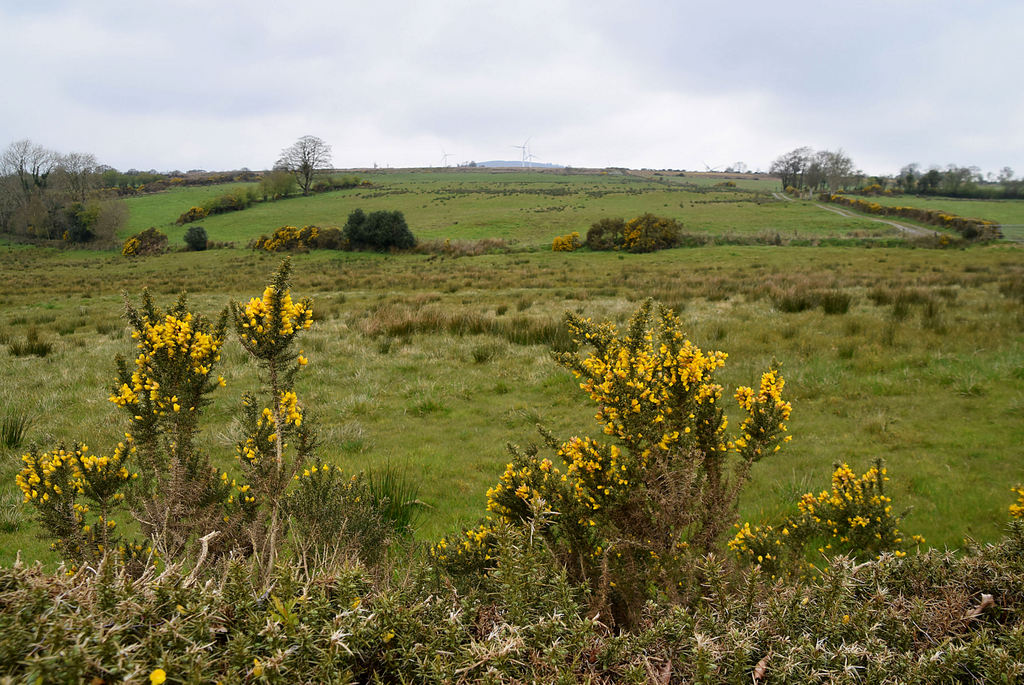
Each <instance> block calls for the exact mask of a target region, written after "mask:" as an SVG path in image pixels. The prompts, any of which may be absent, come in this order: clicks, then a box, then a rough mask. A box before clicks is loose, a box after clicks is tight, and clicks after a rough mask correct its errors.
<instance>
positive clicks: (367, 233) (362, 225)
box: [345, 209, 416, 251]
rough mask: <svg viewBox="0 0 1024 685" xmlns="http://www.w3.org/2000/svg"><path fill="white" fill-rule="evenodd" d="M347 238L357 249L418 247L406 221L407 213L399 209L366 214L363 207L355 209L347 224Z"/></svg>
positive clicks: (383, 249) (381, 249) (380, 249)
mask: <svg viewBox="0 0 1024 685" xmlns="http://www.w3.org/2000/svg"><path fill="white" fill-rule="evenodd" d="M345 239H346V240H347V241H348V243H349V245H350V246H351V247H352V248H353V249H357V250H378V251H385V250H389V249H392V248H395V249H399V250H409V249H412V248H414V247H416V238H415V237H413V234H412V232H411V231H410V230H409V226H408V224H406V223H405V215H403V214H402V212H398V211H394V212H389V211H377V212H370V213H369V214H365V213H364V212H363V210H361V209H355V210H353V211H352V213H351V214H349V216H348V222H347V223H346V224H345Z"/></svg>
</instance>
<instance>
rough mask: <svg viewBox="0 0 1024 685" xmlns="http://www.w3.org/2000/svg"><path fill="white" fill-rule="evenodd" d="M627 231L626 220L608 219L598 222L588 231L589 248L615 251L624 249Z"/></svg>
mask: <svg viewBox="0 0 1024 685" xmlns="http://www.w3.org/2000/svg"><path fill="white" fill-rule="evenodd" d="M625 231H626V220H625V219H622V218H615V219H610V218H608V219H601V220H600V221H596V222H594V223H593V224H592V225H591V226H590V230H589V231H587V247H589V248H590V249H591V250H614V249H617V248H619V247H622V235H623V233H625Z"/></svg>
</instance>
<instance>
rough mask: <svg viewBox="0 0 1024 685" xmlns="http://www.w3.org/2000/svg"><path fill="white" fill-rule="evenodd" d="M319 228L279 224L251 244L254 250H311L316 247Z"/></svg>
mask: <svg viewBox="0 0 1024 685" xmlns="http://www.w3.org/2000/svg"><path fill="white" fill-rule="evenodd" d="M319 235H320V229H319V228H318V227H316V226H303V227H302V228H296V227H295V226H281V227H280V228H278V229H275V230H274V234H273V235H271V236H270V237H269V238H268V237H267V236H265V235H261V236H260V237H259V238H257V239H256V241H255V242H254V243H253V244H252V246H253V248H254V249H256V250H266V251H267V252H289V251H294V250H311V249H313V248H314V247H316V244H317V238H318V237H319Z"/></svg>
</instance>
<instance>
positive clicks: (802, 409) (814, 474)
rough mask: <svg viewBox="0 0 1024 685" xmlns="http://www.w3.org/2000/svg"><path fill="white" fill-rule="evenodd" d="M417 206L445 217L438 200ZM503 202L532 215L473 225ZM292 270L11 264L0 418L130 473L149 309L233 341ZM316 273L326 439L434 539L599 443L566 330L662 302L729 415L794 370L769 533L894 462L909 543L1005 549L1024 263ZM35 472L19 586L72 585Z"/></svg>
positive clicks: (1017, 438) (508, 259)
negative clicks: (244, 314)
mask: <svg viewBox="0 0 1024 685" xmlns="http://www.w3.org/2000/svg"><path fill="white" fill-rule="evenodd" d="M343 196H344V193H337V194H335V197H339V198H340V197H343ZM396 197H398V198H402V197H405V199H406V201H408V202H409V203H410V205H415V204H416V203H419V204H420V205H422V204H428V206H429V205H430V204H431V202H432V199H431V198H432V197H433V194H432V192H429V193H428V192H423V193H417V194H413V193H408V194H406V195H405V196H402V195H399V196H396ZM143 199H145V198H143ZM331 199H332V196H331V195H325V196H320V197H317V198H313V199H312V200H310V202H316V201H323V202H327V201H329V200H331ZM531 199H534V200H535V199H536V198H532V196H531ZM620 199H621V198H620ZM492 201H493V202H511V201H512V199H506V198H504V197H503V196H498V198H496V199H493V200H484V199H480V198H475V199H474V200H472V201H466V202H467V204H469V203H470V202H475V203H477V204H485V203H487V202H492ZM544 201H550V200H544ZM299 202H300V201H286V202H282V203H278V204H276V205H270V206H268V207H267V209H270V210H273V211H283V209H285V208H287V207H289V206H299ZM457 202H458V201H457V200H451V201H450V203H451V204H457ZM638 206H639V204H638ZM784 206H785V205H774V204H772V205H765V207H779V208H780V209H779V211H780V212H781V211H783V210H782V209H781V208H782V207H784ZM652 209H656V208H652ZM257 211H259V210H249V211H246V212H240V213H238V214H237V215H236V216H237V217H239V218H244V217H245V216H246V215H250V214H251V213H253V212H257ZM819 211H820V210H819ZM821 214H822V215H823V218H824V217H825V216H826V215H827V213H826V212H821ZM230 216H232V215H229V217H230ZM291 223H302V222H301V221H299V222H294V221H292V222H291ZM459 225H460V226H461V225H462V222H461V221H460V224H459ZM477 230H480V233H479V234H481V235H482V234H483V232H482V229H477ZM540 239H541V237H540V232H539V231H538V232H537V234H536V240H537V241H538V242H539V241H540ZM279 260H280V255H272V254H267V253H257V252H254V251H250V250H245V249H241V248H238V249H219V250H209V251H206V252H198V253H188V252H180V253H172V254H167V255H163V256H159V257H152V258H143V259H126V258H123V257H121V256H120V255H117V254H114V253H100V252H89V251H58V250H53V249H42V248H34V247H28V246H0V278H2V279H3V281H4V283H7V284H8V286H7V288H6V289H5V292H4V293H3V295H2V297H0V304H2V309H0V331H2V333H0V335H2V340H0V343H2V344H3V347H2V348H0V379H2V385H0V387H2V391H0V413H3V414H16V415H26V416H28V417H30V419H31V425H30V427H29V430H28V434H27V437H26V441H33V442H37V443H39V444H41V445H43V446H47V447H48V446H52V445H55V444H56V443H58V442H60V441H71V440H83V441H85V442H86V443H87V444H88V445H89V446H90V447H91V448H92V449H93V450H94V451H95V452H104V451H109V450H110V449H111V448H112V446H113V445H114V444H115V443H116V442H117V440H118V438H119V437H120V432H121V431H122V428H121V426H120V425H119V421H118V414H117V412H116V411H115V407H114V406H113V405H112V404H111V403H110V402H108V401H107V396H108V394H109V388H110V383H111V380H112V373H113V368H114V366H113V358H114V356H115V355H116V354H123V355H128V356H130V355H132V353H133V350H134V347H133V345H132V341H131V339H130V338H129V337H128V335H127V332H126V326H125V322H124V320H123V319H122V318H121V313H122V311H123V304H122V300H121V297H120V294H119V293H120V292H121V291H127V292H128V293H129V294H130V296H131V297H132V299H134V300H135V301H138V298H139V295H140V293H141V291H142V288H143V287H147V286H148V287H149V288H150V289H151V290H152V291H153V293H154V294H155V296H156V299H157V301H158V302H159V303H160V304H161V305H163V306H168V305H170V304H171V303H172V302H173V300H174V298H175V296H176V294H177V293H179V292H181V291H183V290H186V291H188V292H189V293H190V294H191V298H192V302H193V306H194V308H195V309H197V310H199V311H202V312H205V313H206V314H208V315H210V316H214V315H216V314H217V313H218V312H219V311H220V310H221V309H222V308H223V307H224V305H225V304H226V303H227V302H228V300H230V299H235V300H244V299H247V298H249V297H251V296H255V295H258V294H259V293H260V292H261V291H262V287H263V284H264V283H265V282H266V280H267V278H268V277H269V275H270V274H271V272H272V271H273V270H274V269H275V268H276V266H277V265H278V263H279ZM293 261H294V273H295V287H294V290H295V292H296V293H297V294H298V295H308V296H311V297H312V298H313V299H314V302H315V309H316V312H317V322H316V324H315V326H314V328H313V330H312V331H310V332H309V333H308V334H306V336H305V338H304V339H303V341H302V343H301V345H302V347H303V349H304V350H305V352H306V355H307V356H308V357H309V359H310V364H309V366H308V367H307V371H306V372H305V373H304V374H302V375H301V376H300V378H299V380H298V386H297V390H298V392H299V396H300V398H302V399H303V401H304V402H306V403H307V406H308V407H310V408H311V410H312V412H313V413H314V414H315V415H316V416H317V417H318V419H319V422H320V425H321V427H322V432H323V448H322V451H321V457H322V459H323V460H325V461H329V462H334V463H338V464H341V465H342V466H344V467H345V468H346V469H349V470H353V471H354V470H359V469H369V468H376V467H381V466H383V465H385V464H389V463H390V464H394V465H398V466H401V467H403V468H405V469H407V473H408V474H409V476H410V477H411V478H413V479H414V480H415V481H416V482H417V483H418V484H419V486H420V499H421V500H422V501H423V502H424V503H425V506H424V508H423V512H422V517H421V520H420V524H419V530H418V535H419V536H420V537H421V538H425V539H429V538H434V537H436V536H439V535H441V534H443V533H445V532H448V531H450V530H452V529H453V528H454V527H455V526H457V525H458V524H460V523H471V522H473V521H474V520H475V519H476V518H477V517H478V516H480V515H481V514H482V513H483V505H484V501H485V497H484V493H485V491H486V490H487V488H488V487H489V486H490V485H493V484H494V483H495V482H496V480H497V478H498V476H499V475H500V474H501V472H502V470H503V468H504V464H505V462H506V453H505V449H504V445H505V443H507V442H514V443H518V444H526V443H529V442H531V441H537V440H538V437H537V433H536V431H535V428H534V426H535V424H537V423H543V424H544V425H546V426H547V427H548V428H549V429H551V430H552V431H553V432H554V434H555V435H557V436H560V437H562V438H568V437H570V436H572V435H581V434H590V435H597V432H598V431H597V426H596V424H595V423H594V421H593V418H592V416H593V413H594V407H593V406H591V405H590V404H589V402H588V400H586V398H585V397H584V396H583V395H582V393H581V392H580V391H579V389H578V388H577V384H576V381H575V380H574V379H573V378H572V377H571V375H570V374H568V373H567V372H565V371H564V370H562V369H561V368H559V367H558V366H556V365H555V364H554V363H553V362H552V360H551V358H550V354H549V349H550V344H551V343H553V344H556V345H562V344H564V342H565V341H564V336H563V335H562V334H560V333H559V331H558V329H557V324H558V322H559V320H560V318H561V316H562V314H563V313H564V312H565V311H566V310H571V311H576V312H580V313H583V314H585V315H587V316H591V317H594V318H596V319H602V318H608V319H611V320H614V321H616V322H618V323H620V324H621V323H623V322H625V321H626V319H627V318H628V316H629V315H630V314H631V313H632V311H633V310H634V309H635V308H636V306H637V305H638V304H639V302H640V301H641V300H642V299H643V298H646V297H655V298H658V299H659V300H661V301H663V302H666V303H667V304H669V305H670V306H672V307H673V308H675V309H676V310H677V311H678V312H679V313H680V316H681V317H682V319H683V321H684V323H685V326H686V328H687V330H688V331H689V334H690V335H691V337H692V339H693V340H694V341H695V342H696V343H697V344H699V345H701V346H702V347H704V348H711V349H721V350H724V351H726V352H728V353H729V355H730V357H729V361H728V363H727V365H726V367H725V369H724V370H723V374H722V379H723V381H724V383H725V385H726V386H727V388H726V393H727V397H730V396H731V393H732V390H733V389H734V388H735V387H736V386H737V385H740V384H750V383H756V382H757V380H758V378H759V376H760V373H761V371H762V370H764V369H765V368H767V366H768V365H769V363H770V362H771V360H772V359H773V358H776V359H778V360H780V361H781V362H782V363H783V373H784V375H785V377H786V379H787V382H788V384H787V387H786V394H787V395H788V397H789V398H791V399H792V402H793V407H794V410H793V419H792V421H791V431H792V434H793V435H794V440H793V442H792V443H790V445H789V446H787V448H786V449H784V450H783V451H782V452H780V453H778V454H777V455H774V456H772V457H770V458H768V459H766V460H765V461H763V462H762V463H760V464H758V465H757V466H756V468H755V470H754V473H753V481H752V482H751V484H750V486H749V488H748V489H747V491H746V493H745V495H744V497H743V500H742V505H741V514H742V515H743V516H744V517H745V518H748V519H752V520H760V519H762V518H764V517H768V516H772V515H775V514H777V513H779V512H781V511H785V510H787V508H790V507H792V506H793V502H794V500H795V498H797V497H798V496H799V495H800V494H801V493H803V492H806V491H812V490H813V491H818V490H821V489H824V488H826V487H827V484H828V478H829V474H830V473H831V470H832V466H833V463H834V462H843V461H849V462H850V464H851V465H852V466H853V467H854V468H855V469H860V470H863V469H866V468H867V467H868V465H869V464H870V462H871V460H872V459H874V458H875V457H879V456H880V457H883V458H884V459H885V460H886V461H887V462H888V464H889V467H890V474H891V476H892V479H893V480H892V483H891V494H892V496H893V499H894V504H895V507H896V508H897V509H898V510H902V509H904V508H906V509H908V510H909V514H908V517H907V520H906V525H905V526H904V529H905V530H906V531H908V532H910V533H920V534H923V535H925V536H926V537H927V538H928V541H929V543H930V544H935V545H940V546H941V545H949V546H954V547H955V546H958V545H960V544H962V541H963V539H964V538H965V537H968V536H973V537H977V538H980V539H983V540H987V539H994V538H995V537H996V536H998V535H999V533H1000V530H1001V527H1002V525H1003V524H1004V522H1005V521H1006V520H1007V507H1008V505H1009V504H1010V503H1011V502H1012V501H1013V499H1014V498H1013V496H1012V493H1010V491H1009V487H1010V486H1011V485H1012V484H1014V483H1016V482H1021V481H1024V468H1022V466H1021V461H1020V456H1021V454H1020V445H1021V444H1024V337H1022V333H1024V259H1022V258H1021V252H1020V250H1019V249H1018V248H1015V247H1014V246H1009V245H998V246H988V247H973V248H971V249H967V250H924V249H908V248H874V249H865V248H826V247H775V246H760V247H734V246H717V247H712V248H701V249H685V248H684V249H675V250H668V251H664V252H661V253H654V254H646V255H630V254H615V253H592V252H577V253H571V254H564V253H557V254H556V253H552V252H550V251H547V250H538V251H535V252H526V253H515V252H513V253H505V254H494V255H485V256H481V257H461V258H444V257H440V256H427V255H380V254H365V253H362V254H360V253H341V252H314V253H310V254H304V255H296V256H295V257H293ZM813 293H840V294H845V295H848V296H849V297H850V298H851V301H850V306H849V311H848V312H846V313H845V314H835V315H828V314H825V313H824V312H823V310H822V309H821V308H820V307H813V306H812V307H810V308H808V309H804V310H803V311H787V310H793V309H799V307H794V306H793V304H792V303H793V302H794V301H795V302H799V301H800V298H801V296H803V295H806V294H813ZM30 335H34V336H35V338H36V339H37V340H40V341H43V342H46V343H50V344H51V345H52V350H51V351H50V352H49V354H47V355H46V356H45V357H36V356H20V357H19V356H15V355H14V354H12V353H11V351H10V345H11V344H15V343H21V342H23V341H25V340H26V339H27V338H28V337H29V336H30ZM218 371H219V372H220V373H222V374H223V375H224V376H225V377H226V378H227V382H228V385H227V387H226V388H224V389H222V390H219V391H217V392H216V393H215V394H214V398H215V403H214V404H213V405H212V406H211V407H210V409H209V411H208V414H207V417H206V419H207V420H206V423H205V429H204V436H205V439H206V445H207V446H208V449H209V450H210V452H211V453H212V455H213V456H214V458H215V461H216V463H218V464H219V465H220V466H222V467H224V468H227V469H231V468H234V467H233V466H232V464H233V459H234V457H233V430H234V428H233V426H234V423H233V417H234V416H235V412H236V411H237V408H238V406H239V402H240V398H241V394H242V393H243V392H244V391H246V390H250V389H254V388H255V387H256V385H257V376H256V372H255V369H254V368H253V366H252V365H251V364H249V363H248V362H247V360H246V359H245V357H244V354H243V352H242V350H241V348H240V347H239V346H238V344H237V342H235V341H234V340H231V341H230V342H229V343H228V344H227V345H226V346H225V349H224V354H223V360H222V366H221V368H220V369H219V370H218ZM734 406H735V405H734V403H733V402H732V401H731V400H730V401H729V402H728V403H727V407H734ZM731 415H732V416H733V418H734V423H733V425H734V426H735V425H736V423H735V422H736V421H737V420H738V419H736V416H737V415H736V412H735V411H734V410H732V411H731ZM20 454H21V451H19V450H5V451H4V453H3V455H4V456H3V461H2V465H0V506H2V507H3V515H4V518H3V519H0V564H9V563H10V562H11V561H12V559H13V558H14V554H15V552H16V551H17V550H19V549H21V550H23V556H24V557H26V558H42V559H52V556H51V553H50V552H49V551H48V550H47V548H46V544H45V543H44V542H41V541H39V540H38V539H37V537H36V533H37V528H36V527H35V525H34V524H32V523H30V522H29V520H28V519H29V518H30V515H31V512H29V511H28V510H26V509H22V508H20V505H18V504H17V503H18V502H19V501H20V498H19V496H18V495H17V493H16V488H15V485H14V482H13V477H14V474H15V473H16V471H17V469H18V458H19V456H20ZM5 521H8V523H4V522H5Z"/></svg>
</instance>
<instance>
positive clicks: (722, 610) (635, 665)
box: [0, 524, 1024, 685]
mask: <svg viewBox="0 0 1024 685" xmlns="http://www.w3.org/2000/svg"><path fill="white" fill-rule="evenodd" d="M496 536H497V537H496V539H495V541H494V547H493V549H494V552H495V555H494V558H493V566H494V568H493V570H492V572H491V573H490V574H489V575H488V576H485V577H482V578H481V579H480V582H479V584H478V585H477V586H475V587H472V588H463V587H458V586H456V585H453V584H452V583H449V582H447V579H442V580H443V581H444V582H434V581H432V580H431V578H430V576H429V574H426V573H424V572H423V569H422V568H421V567H419V566H418V565H417V566H416V568H414V569H413V570H412V571H411V572H407V573H396V574H393V575H391V574H388V575H384V576H374V575H373V574H371V573H369V572H368V571H367V570H365V569H362V568H359V567H358V566H352V565H349V566H339V567H338V568H336V569H333V570H332V572H331V573H325V574H321V575H319V576H317V577H314V578H305V577H303V574H302V572H301V569H298V568H296V567H290V568H289V567H282V568H278V569H276V570H275V572H274V575H273V576H272V578H271V579H270V582H269V587H270V588H271V589H270V590H269V591H267V592H262V591H254V588H253V584H252V578H251V577H250V575H249V570H248V568H247V567H246V565H244V564H240V563H238V562H231V563H229V564H227V565H226V568H225V570H224V572H223V573H222V574H220V575H218V577H217V581H216V582H211V583H196V582H194V581H192V580H191V579H190V578H189V574H188V573H187V571H185V570H182V569H181V568H179V567H173V566H172V567H170V568H168V569H166V570H164V571H162V572H161V571H158V570H157V569H149V570H147V571H146V572H145V573H144V574H143V575H142V576H141V577H139V576H133V575H131V574H127V573H123V572H120V571H119V569H117V568H116V567H113V565H110V564H107V565H104V566H102V567H100V568H98V569H96V571H95V572H87V571H83V572H80V573H77V574H75V575H73V576H64V575H57V576H53V575H50V574H48V573H47V572H46V571H44V570H43V569H41V568H40V567H31V566H25V565H18V566H15V567H14V568H8V569H0V606H3V607H5V610H4V611H2V612H0V630H2V631H3V636H4V639H3V640H0V677H7V678H9V679H11V680H13V681H15V682H39V681H40V680H41V681H42V682H90V681H91V680H93V679H103V680H105V681H111V680H118V681H123V680H129V681H133V682H134V681H139V680H142V681H145V679H146V678H147V676H150V674H154V673H156V672H157V671H159V673H157V677H156V680H159V678H160V677H161V676H163V677H166V679H167V682H207V681H220V682H224V683H243V682H255V681H268V682H336V681H339V680H342V681H343V680H345V679H347V680H349V681H352V682H367V683H369V682H403V681H404V682H423V683H458V682H537V683H572V682H594V683H634V684H636V685H641V684H644V685H646V684H648V683H652V682H660V683H676V682H680V683H698V682H699V683H749V682H773V683H775V682H779V683H807V682H835V683H858V682H865V683H876V682H877V683H881V682H901V683H936V682H992V683H998V682H1018V681H1019V680H1020V679H1021V677H1024V641H1022V639H1021V636H1022V629H1024V625H1022V622H1021V618H1020V607H1021V606H1022V605H1024V554H1022V551H1024V538H1022V531H1021V526H1020V525H1019V524H1018V525H1017V526H1015V527H1013V528H1011V530H1010V533H1009V535H1008V536H1007V537H1005V538H1004V539H1002V540H1001V541H999V542H998V543H997V544H994V545H987V546H984V547H979V548H971V549H969V550H967V551H965V552H964V553H963V554H960V555H957V554H954V553H952V552H943V551H935V550H933V551H930V552H927V553H925V554H921V555H915V556H912V557H907V558H903V559H895V558H892V557H888V556H887V557H885V558H884V559H882V560H879V561H871V562H864V563H854V562H852V561H850V560H844V559H842V558H840V559H837V560H836V562H835V563H834V564H833V566H832V567H831V568H830V569H829V570H828V571H827V572H826V573H823V574H821V575H820V576H815V577H812V578H809V579H807V580H798V579H794V580H787V581H776V582H769V581H768V578H767V576H766V575H765V574H764V573H762V572H758V571H757V570H750V571H748V572H746V573H744V574H742V575H741V576H739V577H736V578H732V577H731V576H730V574H729V573H727V571H726V569H725V568H724V567H723V565H722V564H721V563H720V562H718V561H717V560H715V559H714V558H705V559H700V560H698V562H697V571H698V572H699V574H700V576H701V577H702V578H703V579H704V593H705V597H706V600H705V601H702V602H699V603H696V604H695V605H694V606H693V607H673V606H670V605H667V604H666V603H664V602H662V603H658V604H655V603H651V604H648V605H647V606H645V607H644V611H643V615H642V620H641V621H639V622H638V624H637V625H636V626H635V628H634V629H633V630H631V631H629V632H621V633H616V632H614V631H609V630H608V626H607V624H606V623H605V621H604V616H601V617H596V618H595V617H594V616H593V614H591V613H589V611H588V606H587V599H588V597H587V595H586V593H585V592H584V591H581V589H580V588H579V587H578V586H575V585H574V584H573V583H571V582H570V581H569V580H568V579H567V578H566V575H565V572H564V570H563V569H562V568H560V567H559V565H558V564H556V563H554V560H553V558H552V557H551V555H550V552H549V551H548V550H547V548H546V547H545V545H544V544H543V541H542V540H541V539H540V538H539V536H533V537H532V538H531V537H530V535H529V531H528V530H517V529H509V528H501V527H499V528H498V530H497V533H496ZM755 675H758V676H760V677H759V678H755V677H754V676H755ZM156 680H154V681H153V682H156Z"/></svg>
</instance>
